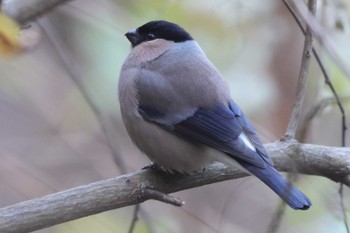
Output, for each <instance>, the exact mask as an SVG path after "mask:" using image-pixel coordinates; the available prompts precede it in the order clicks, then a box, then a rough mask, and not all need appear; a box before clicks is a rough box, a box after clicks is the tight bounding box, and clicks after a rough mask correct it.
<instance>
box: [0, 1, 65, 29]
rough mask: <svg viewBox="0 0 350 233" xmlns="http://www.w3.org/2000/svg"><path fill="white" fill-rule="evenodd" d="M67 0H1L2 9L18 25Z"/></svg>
mask: <svg viewBox="0 0 350 233" xmlns="http://www.w3.org/2000/svg"><path fill="white" fill-rule="evenodd" d="M68 1H69V0H26V1H23V0H3V4H2V10H3V11H4V12H5V13H6V14H7V15H8V16H10V17H12V18H13V19H15V20H16V21H17V22H18V23H19V24H20V25H25V24H26V23H28V22H30V21H33V20H35V19H36V18H38V17H40V16H42V15H44V14H45V13H47V12H48V11H51V10H52V9H54V8H55V7H57V6H58V5H60V4H63V3H65V2H68Z"/></svg>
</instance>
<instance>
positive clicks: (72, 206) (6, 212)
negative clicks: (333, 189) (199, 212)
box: [0, 142, 350, 233]
mask: <svg viewBox="0 0 350 233" xmlns="http://www.w3.org/2000/svg"><path fill="white" fill-rule="evenodd" d="M265 146H266V149H267V151H268V153H269V154H270V155H271V158H272V159H273V160H274V162H275V165H276V167H277V169H278V170H280V171H286V172H298V173H303V174H310V175H319V176H324V177H328V178H330V179H332V180H334V181H337V182H343V183H344V184H346V185H347V186H350V157H349V156H348V155H349V153H350V148H337V147H326V146H318V145H310V144H299V143H296V142H295V143H292V142H276V143H272V144H267V145H265ZM244 176H248V174H246V173H243V172H242V171H240V170H238V169H235V168H230V167H227V166H224V165H222V164H218V163H217V164H212V165H210V166H208V168H207V169H206V170H205V171H204V172H202V173H196V174H192V175H183V174H174V175H166V174H163V173H160V172H159V171H155V170H153V169H147V170H141V171H137V172H134V173H130V174H126V175H123V176H119V177H115V178H111V179H107V180H102V181H98V182H95V183H91V184H87V185H83V186H80V187H77V188H73V189H69V190H66V191H63V192H58V193H54V194H51V195H47V196H44V197H40V198H37V199H33V200H29V201H25V202H22V203H18V204H15V205H12V206H8V207H4V208H2V209H0V216H1V218H0V232H7V233H14V232H16V233H21V232H30V231H34V230H39V229H42V228H45V227H49V226H53V225H56V224H59V223H63V222H67V221H70V220H74V219H77V218H80V217H84V216H88V215H92V214H97V213H100V212H103V211H107V210H111V209H117V208H121V207H125V206H130V205H135V204H138V203H141V202H144V201H146V200H148V199H149V196H145V195H143V194H142V191H143V190H144V188H152V189H153V190H157V191H159V192H163V193H173V192H177V191H181V190H185V189H190V188H194V187H198V186H202V185H207V184H211V183H215V182H220V181H224V180H230V179H237V178H241V177H244Z"/></svg>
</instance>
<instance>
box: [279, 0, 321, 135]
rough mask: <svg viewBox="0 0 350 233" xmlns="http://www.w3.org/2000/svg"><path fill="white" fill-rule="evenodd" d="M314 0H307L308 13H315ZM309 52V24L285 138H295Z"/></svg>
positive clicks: (310, 34) (302, 99) (310, 36)
mask: <svg viewBox="0 0 350 233" xmlns="http://www.w3.org/2000/svg"><path fill="white" fill-rule="evenodd" d="M316 3H317V1H316V0H309V9H310V13H311V14H313V15H315V14H316V5H317V4H316ZM311 52H312V30H311V29H310V27H309V26H307V27H306V32H305V42H304V50H303V56H302V59H301V66H300V71H299V79H298V85H297V93H296V97H295V102H294V105H293V111H292V114H291V116H290V120H289V122H288V127H287V132H286V134H285V136H284V137H285V138H286V139H295V135H296V132H297V127H298V123H299V119H300V113H301V109H302V104H303V101H304V96H305V90H306V81H307V76H308V72H309V67H310V61H311Z"/></svg>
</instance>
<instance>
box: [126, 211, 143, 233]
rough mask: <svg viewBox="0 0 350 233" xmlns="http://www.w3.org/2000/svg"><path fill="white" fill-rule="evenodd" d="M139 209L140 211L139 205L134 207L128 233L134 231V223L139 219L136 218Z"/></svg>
mask: <svg viewBox="0 0 350 233" xmlns="http://www.w3.org/2000/svg"><path fill="white" fill-rule="evenodd" d="M139 209H140V204H137V205H136V206H135V209H134V213H133V215H132V220H131V224H130V227H129V230H128V233H132V232H133V231H134V229H135V226H136V222H137V220H138V219H139V218H138V213H139Z"/></svg>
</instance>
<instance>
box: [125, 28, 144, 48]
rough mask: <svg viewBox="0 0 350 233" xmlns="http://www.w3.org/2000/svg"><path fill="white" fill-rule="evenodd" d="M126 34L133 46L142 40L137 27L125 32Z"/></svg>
mask: <svg viewBox="0 0 350 233" xmlns="http://www.w3.org/2000/svg"><path fill="white" fill-rule="evenodd" d="M125 36H126V38H128V40H129V41H130V43H131V45H132V47H135V46H136V45H138V44H140V43H141V42H142V40H141V37H140V35H139V34H138V33H137V31H136V30H135V29H134V30H131V31H128V32H127V33H125Z"/></svg>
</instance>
